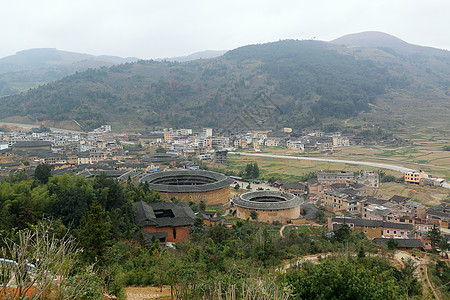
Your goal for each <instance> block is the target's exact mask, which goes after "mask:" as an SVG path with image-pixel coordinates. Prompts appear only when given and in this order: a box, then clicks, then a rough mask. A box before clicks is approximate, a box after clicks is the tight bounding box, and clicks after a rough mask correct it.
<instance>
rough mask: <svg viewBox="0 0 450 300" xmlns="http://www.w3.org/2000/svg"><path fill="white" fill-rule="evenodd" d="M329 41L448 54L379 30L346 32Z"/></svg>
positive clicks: (358, 45) (401, 51)
mask: <svg viewBox="0 0 450 300" xmlns="http://www.w3.org/2000/svg"><path fill="white" fill-rule="evenodd" d="M331 43H333V44H341V45H348V46H357V47H371V48H377V47H380V48H390V49H392V50H394V51H397V52H398V53H420V54H425V55H438V56H445V55H448V54H449V53H448V51H447V50H441V49H436V48H431V47H424V46H418V45H413V44H410V43H407V42H405V41H403V40H401V39H399V38H396V37H395V36H393V35H390V34H387V33H384V32H379V31H367V32H361V33H354V34H347V35H344V36H342V37H340V38H337V39H335V40H333V41H331Z"/></svg>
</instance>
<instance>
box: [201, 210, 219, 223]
mask: <svg viewBox="0 0 450 300" xmlns="http://www.w3.org/2000/svg"><path fill="white" fill-rule="evenodd" d="M195 216H196V217H197V218H200V219H202V220H209V221H211V222H218V221H222V220H223V218H222V217H213V215H211V214H207V213H206V212H204V211H201V212H198V213H196V214H195Z"/></svg>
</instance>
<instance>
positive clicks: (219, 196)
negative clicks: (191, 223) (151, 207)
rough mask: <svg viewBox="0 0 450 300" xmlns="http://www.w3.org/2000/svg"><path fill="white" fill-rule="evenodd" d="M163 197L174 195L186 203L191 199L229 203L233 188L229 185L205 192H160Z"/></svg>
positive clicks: (209, 203)
mask: <svg viewBox="0 0 450 300" xmlns="http://www.w3.org/2000/svg"><path fill="white" fill-rule="evenodd" d="M160 195H161V198H163V199H169V200H170V199H171V198H172V197H174V198H177V199H179V200H181V201H183V202H185V203H188V202H189V201H193V202H196V203H198V202H200V201H201V200H203V201H205V204H206V205H211V204H219V203H221V204H222V203H227V202H228V200H229V199H230V198H231V190H230V187H229V186H226V187H224V188H221V189H218V190H215V191H210V192H203V193H165V192H160Z"/></svg>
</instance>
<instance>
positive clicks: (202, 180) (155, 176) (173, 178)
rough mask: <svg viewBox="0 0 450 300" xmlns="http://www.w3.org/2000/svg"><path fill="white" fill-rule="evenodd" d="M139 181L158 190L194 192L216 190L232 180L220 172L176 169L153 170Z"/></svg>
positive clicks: (227, 184)
mask: <svg viewBox="0 0 450 300" xmlns="http://www.w3.org/2000/svg"><path fill="white" fill-rule="evenodd" d="M139 182H148V184H149V187H150V188H151V189H154V190H156V191H160V192H169V193H191V192H193V193H195V192H197V193H198V192H208V191H214V190H218V189H221V188H224V187H227V186H229V185H230V184H232V183H233V182H234V180H233V179H231V178H229V177H228V176H225V175H223V174H220V173H216V172H211V171H203V170H176V171H167V172H154V173H151V174H148V175H146V176H144V177H142V178H141V179H140V180H139Z"/></svg>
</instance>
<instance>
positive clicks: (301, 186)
mask: <svg viewBox="0 0 450 300" xmlns="http://www.w3.org/2000/svg"><path fill="white" fill-rule="evenodd" d="M283 189H293V190H305V191H306V190H307V187H306V185H304V184H303V183H300V182H286V183H285V184H283Z"/></svg>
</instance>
